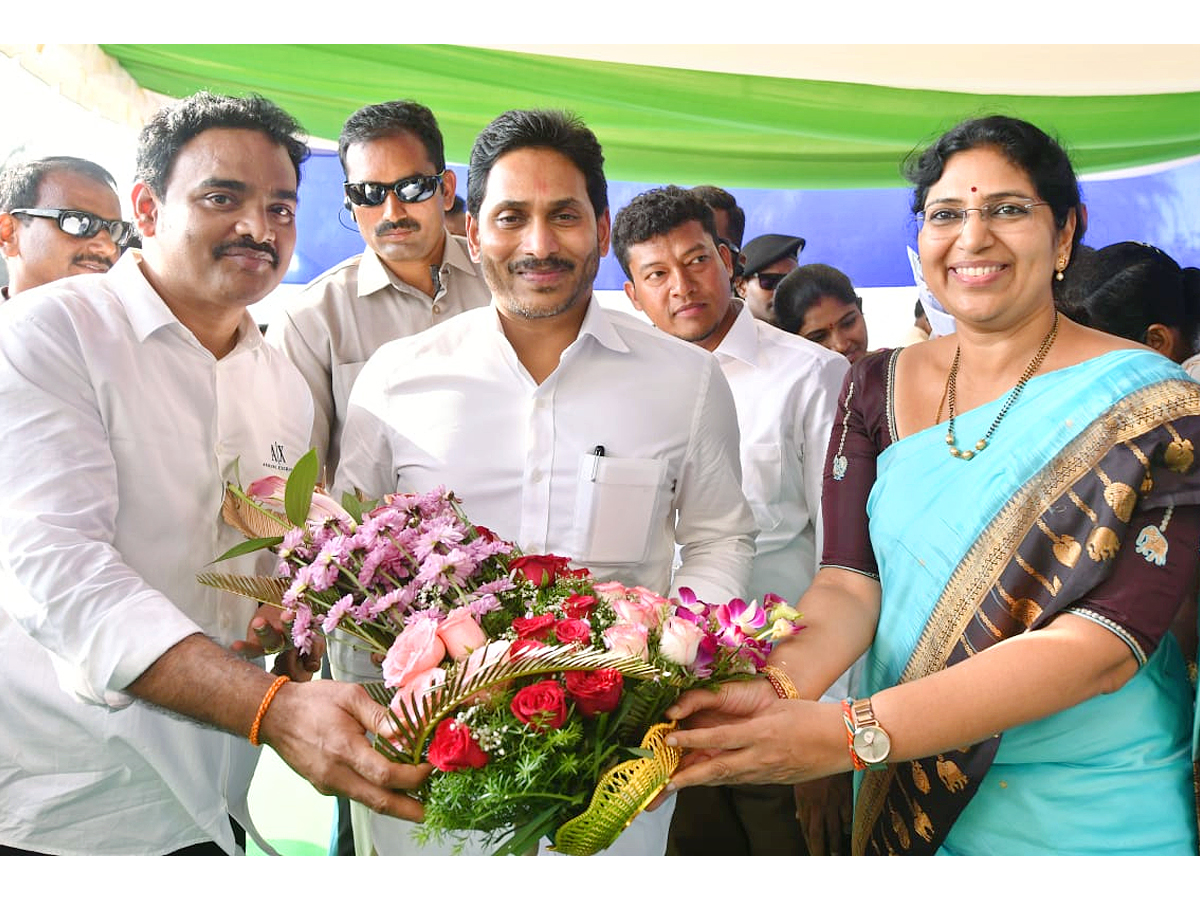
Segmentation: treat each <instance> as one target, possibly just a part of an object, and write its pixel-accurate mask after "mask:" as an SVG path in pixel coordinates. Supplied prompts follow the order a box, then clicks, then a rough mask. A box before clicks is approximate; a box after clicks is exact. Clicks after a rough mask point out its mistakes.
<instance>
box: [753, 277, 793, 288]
mask: <svg viewBox="0 0 1200 900" xmlns="http://www.w3.org/2000/svg"><path fill="white" fill-rule="evenodd" d="M786 274H787V272H755V273H754V277H755V278H757V279H758V286H759V287H760V288H762V289H763V290H764V291H773V290H775V288H777V287H779V282H781V281H783V277H784V276H785V275H786Z"/></svg>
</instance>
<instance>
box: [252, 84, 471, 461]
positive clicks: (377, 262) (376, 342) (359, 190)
mask: <svg viewBox="0 0 1200 900" xmlns="http://www.w3.org/2000/svg"><path fill="white" fill-rule="evenodd" d="M338 156H339V157H340V159H341V161H342V171H343V172H344V173H345V176H346V186H345V201H344V203H345V207H346V209H347V210H349V211H350V216H351V218H353V219H354V221H355V222H356V223H357V224H358V230H359V232H360V233H361V234H362V237H363V240H364V241H365V242H366V245H367V246H366V249H365V250H364V251H363V252H362V253H361V254H359V255H357V256H352V257H351V258H350V259H347V260H345V261H344V262H341V263H338V264H337V265H336V266H334V267H333V268H332V269H330V270H329V271H328V272H325V273H324V274H322V275H319V276H318V277H317V278H315V279H313V281H312V282H310V283H309V284H308V285H307V286H306V287H305V288H304V290H303V292H301V293H300V294H299V296H297V297H296V298H295V300H294V301H292V302H291V303H289V304H287V305H286V306H285V308H284V309H283V311H282V313H281V315H280V316H279V317H278V318H277V319H276V320H275V321H273V322H272V323H271V324H270V325H269V326H268V328H267V340H268V341H269V342H270V343H272V344H274V345H275V346H277V347H280V348H281V349H282V350H283V352H284V353H286V354H287V355H288V357H289V358H290V359H291V360H292V362H294V363H295V364H296V367H297V368H299V369H300V371H301V373H302V374H303V375H304V378H305V380H306V381H307V382H308V386H309V388H310V389H311V390H312V393H313V400H314V402H315V404H316V409H315V412H314V418H313V441H312V443H313V446H314V447H316V448H317V453H318V454H319V455H320V457H321V460H322V462H323V463H324V464H325V476H326V479H327V481H332V480H333V473H334V470H335V469H336V468H337V463H338V457H339V455H340V452H339V448H340V446H341V431H342V425H343V423H344V422H345V419H346V400H347V398H348V397H349V396H350V388H351V387H352V386H353V384H354V379H355V377H356V376H357V375H358V371H359V369H361V368H362V366H363V363H365V362H366V361H367V358H368V357H369V356H370V355H371V354H372V353H374V352H375V350H376V349H378V348H379V347H380V346H382V345H383V344H385V343H387V342H388V341H390V340H393V339H394V338H399V337H405V336H407V335H410V334H416V333H417V332H418V331H423V330H425V329H426V328H428V327H429V326H431V325H436V324H437V323H439V322H443V321H445V320H446V319H448V318H450V317H451V316H453V315H456V314H457V313H460V312H462V311H463V310H466V309H473V308H475V307H477V306H486V305H487V302H488V299H489V297H488V289H487V285H486V284H485V283H484V280H483V277H482V276H481V275H480V272H479V267H478V266H477V265H476V264H475V263H473V262H472V261H471V257H470V255H469V254H468V252H467V242H466V239H465V238H461V237H456V236H454V235H452V234H450V233H449V232H448V231H447V230H446V214H447V211H448V210H449V209H450V207H451V206H452V205H453V203H454V196H455V195H454V190H455V186H456V181H455V176H454V171H453V170H452V169H448V168H446V155H445V151H444V149H443V144H442V133H441V131H440V130H439V128H438V123H437V119H436V118H434V115H433V113H432V112H431V111H430V110H429V109H428V108H426V107H424V106H422V105H421V104H419V103H415V102H413V101H411V100H396V101H393V102H389V103H378V104H374V105H372V106H364V107H363V108H362V109H360V110H358V111H357V112H355V113H354V114H353V115H351V116H350V118H348V119H347V120H346V124H345V125H343V126H342V133H341V137H340V138H339V139H338Z"/></svg>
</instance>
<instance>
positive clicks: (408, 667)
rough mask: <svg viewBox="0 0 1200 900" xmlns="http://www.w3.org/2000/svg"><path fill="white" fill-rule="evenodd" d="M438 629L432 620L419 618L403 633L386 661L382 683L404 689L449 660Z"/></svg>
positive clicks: (390, 650) (389, 649) (385, 658)
mask: <svg viewBox="0 0 1200 900" xmlns="http://www.w3.org/2000/svg"><path fill="white" fill-rule="evenodd" d="M437 630H438V623H437V622H435V621H434V620H433V619H418V620H417V621H416V622H413V623H412V624H411V625H409V626H408V627H407V628H405V629H404V630H403V631H401V632H400V634H399V635H398V636H397V637H396V640H395V641H394V642H393V643H392V646H391V647H389V648H388V652H387V656H385V657H384V658H383V680H384V683H385V684H386V685H387V686H388V687H391V688H398V687H401V686H403V685H404V684H406V683H407V682H408V681H410V680H411V679H412V678H414V677H415V676H417V675H419V674H421V673H422V672H425V671H426V670H427V669H432V668H433V667H434V666H436V665H438V663H440V662H441V661H442V660H443V659H445V658H446V645H445V644H443V643H442V639H441V638H439V637H438V635H437Z"/></svg>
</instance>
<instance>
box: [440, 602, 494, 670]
mask: <svg viewBox="0 0 1200 900" xmlns="http://www.w3.org/2000/svg"><path fill="white" fill-rule="evenodd" d="M437 633H438V637H440V638H441V639H442V643H443V644H445V645H446V652H447V653H449V654H450V658H451V659H462V658H463V657H464V656H467V655H468V654H469V653H470V652H471V651H472V650H477V649H478V648H480V647H482V646H483V645H484V644H486V643H487V635H486V634H484V633H483V629H482V628H480V627H479V623H478V622H476V621H475V616H473V615H472V614H471V610H470V609H468V608H467V607H465V606H459V607H456V608H454V609H452V610H450V612H449V613H448V614H447V615H446V618H444V619H442V621H441V622H439V623H438V629H437Z"/></svg>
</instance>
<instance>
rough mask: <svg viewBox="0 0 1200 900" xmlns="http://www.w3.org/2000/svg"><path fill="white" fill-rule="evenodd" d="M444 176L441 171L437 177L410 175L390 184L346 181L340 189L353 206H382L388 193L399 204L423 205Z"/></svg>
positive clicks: (434, 192) (435, 191)
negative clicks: (344, 190)
mask: <svg viewBox="0 0 1200 900" xmlns="http://www.w3.org/2000/svg"><path fill="white" fill-rule="evenodd" d="M445 174H446V173H445V172H444V171H443V172H439V173H438V174H437V175H411V176H409V177H408V178H401V179H400V180H399V181H394V182H392V183H391V184H383V183H381V182H378V181H347V182H344V183H343V184H342V187H344V188H345V189H346V199H347V200H349V201H350V202H351V203H353V204H354V205H355V206H382V205H383V204H384V202H385V201H386V200H387V195H388V193H389V192H390V193H394V194H395V195H396V199H398V200H399V201H400V202H401V203H424V202H425V201H426V200H428V199H429V198H430V197H432V196H433V195H434V194H436V193H437V189H438V188H439V187H440V186H441V184H442V177H443V176H444V175H445Z"/></svg>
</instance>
